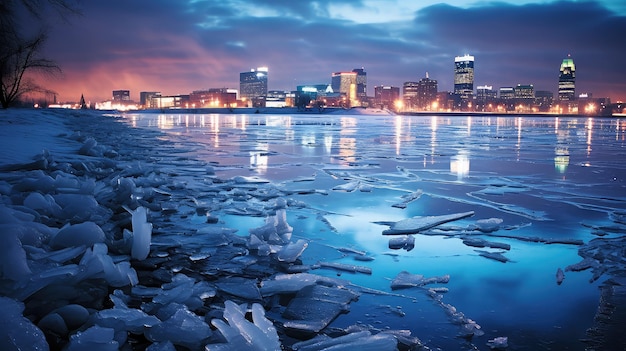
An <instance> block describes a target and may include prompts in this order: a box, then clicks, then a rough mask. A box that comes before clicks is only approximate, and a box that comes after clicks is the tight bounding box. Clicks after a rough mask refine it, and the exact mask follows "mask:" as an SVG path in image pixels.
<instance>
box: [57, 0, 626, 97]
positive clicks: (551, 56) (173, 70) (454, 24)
mask: <svg viewBox="0 0 626 351" xmlns="http://www.w3.org/2000/svg"><path fill="white" fill-rule="evenodd" d="M384 3H385V4H387V7H386V11H381V10H380V8H381V6H382V2H380V1H343V2H328V1H317V2H311V3H290V2H285V3H283V2H281V1H278V2H277V1H272V2H254V3H252V2H250V3H247V2H246V1H236V2H231V1H224V2H220V3H219V4H216V3H213V2H210V1H194V2H191V1H190V2H172V1H165V0H163V1H153V2H150V3H148V2H145V1H143V0H139V1H136V2H133V3H131V4H127V3H122V2H121V1H117V0H114V1H111V2H107V3H96V4H93V3H89V4H83V5H82V6H83V8H82V12H83V15H82V16H77V17H72V18H71V19H70V20H69V21H68V22H67V23H66V22H61V23H56V24H54V25H53V26H51V30H50V34H49V42H48V45H47V47H46V49H45V54H46V56H48V57H50V58H51V59H53V60H55V61H56V62H57V63H58V64H59V65H60V66H61V68H62V69H63V71H64V74H63V76H62V77H60V78H57V79H54V80H48V81H47V82H46V83H45V85H46V87H49V88H50V89H52V90H55V91H56V92H57V93H58V98H59V100H61V101H76V100H78V99H79V97H80V95H81V94H85V98H86V99H87V100H90V101H98V100H105V99H110V92H111V91H112V90H116V89H129V90H131V93H132V94H133V96H132V98H133V99H134V100H137V99H138V94H139V92H140V91H161V92H162V93H163V94H165V95H167V94H184V93H188V92H191V91H194V90H199V89H207V88H215V87H226V88H238V87H239V79H238V78H239V74H240V72H243V71H245V70H247V69H249V68H251V67H260V66H267V67H269V70H270V72H271V74H270V77H269V79H268V88H269V89H270V90H295V87H296V86H298V85H307V84H320V83H330V76H331V73H332V72H337V71H349V70H352V69H354V68H355V67H364V68H365V70H366V71H367V77H368V78H367V79H368V81H367V86H368V87H367V95H368V96H373V95H374V87H375V86H379V85H390V86H396V87H402V84H403V83H404V82H407V81H418V80H419V79H421V78H423V77H425V75H426V72H428V73H429V75H430V77H432V78H433V79H435V80H437V81H438V83H439V89H440V90H441V91H444V90H445V91H453V90H454V68H453V67H454V59H455V57H457V56H463V55H465V54H470V55H472V56H475V57H476V60H475V67H474V69H475V79H474V85H475V86H479V85H491V86H494V87H501V86H515V85H517V84H533V85H534V86H535V88H536V89H538V90H549V91H552V92H554V93H555V94H556V93H557V89H558V69H559V65H560V63H561V61H562V60H563V58H565V57H567V55H568V54H570V55H571V57H572V58H573V59H574V61H575V62H576V66H577V80H576V93H577V94H578V93H591V94H593V96H594V97H609V98H611V99H612V100H613V101H617V100H624V99H626V72H624V71H623V70H622V69H621V61H622V59H623V57H626V48H624V47H623V45H620V41H619V40H620V36H621V33H624V32H626V6H625V5H622V4H620V3H619V2H616V1H583V2H574V1H557V2H553V1H548V2H540V3H537V2H533V1H526V2H523V4H521V5H514V4H511V3H507V2H500V3H484V2H483V3H474V4H466V3H465V2H462V1H448V2H446V3H443V4H436V5H433V4H431V3H430V2H424V3H423V4H422V2H420V5H423V7H417V5H416V4H405V3H401V2H393V1H392V2H384ZM516 3H517V2H516ZM400 9H404V10H403V11H400ZM376 14H377V16H374V15H376ZM458 33H462V35H460V34H458Z"/></svg>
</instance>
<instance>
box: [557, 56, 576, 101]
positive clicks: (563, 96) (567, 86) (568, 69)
mask: <svg viewBox="0 0 626 351" xmlns="http://www.w3.org/2000/svg"><path fill="white" fill-rule="evenodd" d="M574 100H576V66H575V65H574V60H573V59H572V58H571V56H570V55H567V57H566V58H564V59H563V62H561V68H560V70H559V101H574Z"/></svg>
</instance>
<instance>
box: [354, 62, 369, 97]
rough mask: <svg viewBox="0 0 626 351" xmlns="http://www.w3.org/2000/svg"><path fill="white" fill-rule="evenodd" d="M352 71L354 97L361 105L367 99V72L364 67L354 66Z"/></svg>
mask: <svg viewBox="0 0 626 351" xmlns="http://www.w3.org/2000/svg"><path fill="white" fill-rule="evenodd" d="M352 72H354V73H356V98H357V100H359V102H360V104H361V105H363V103H364V102H366V101H367V73H366V72H365V68H355V69H353V70H352Z"/></svg>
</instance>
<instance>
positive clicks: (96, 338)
mask: <svg viewBox="0 0 626 351" xmlns="http://www.w3.org/2000/svg"><path fill="white" fill-rule="evenodd" d="M114 337H115V330H114V329H112V328H103V327H100V326H98V325H94V326H93V327H91V328H89V329H87V330H85V331H83V332H80V331H79V332H77V333H76V334H74V335H72V336H71V337H70V344H69V346H68V347H67V350H68V351H82V350H98V351H109V350H110V351H117V350H118V349H119V343H118V342H117V341H115V340H114Z"/></svg>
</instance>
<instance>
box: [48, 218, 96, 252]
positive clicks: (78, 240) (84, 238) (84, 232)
mask: <svg viewBox="0 0 626 351" xmlns="http://www.w3.org/2000/svg"><path fill="white" fill-rule="evenodd" d="M104 239H105V235H104V232H103V231H102V229H101V228H100V226H98V225H97V224H96V223H94V222H83V223H78V224H74V225H68V226H65V227H63V228H61V230H59V232H58V233H57V234H56V235H55V236H54V237H52V239H50V246H52V247H53V248H55V249H62V248H66V247H72V246H81V245H86V246H91V245H93V244H96V243H103V242H104Z"/></svg>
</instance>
